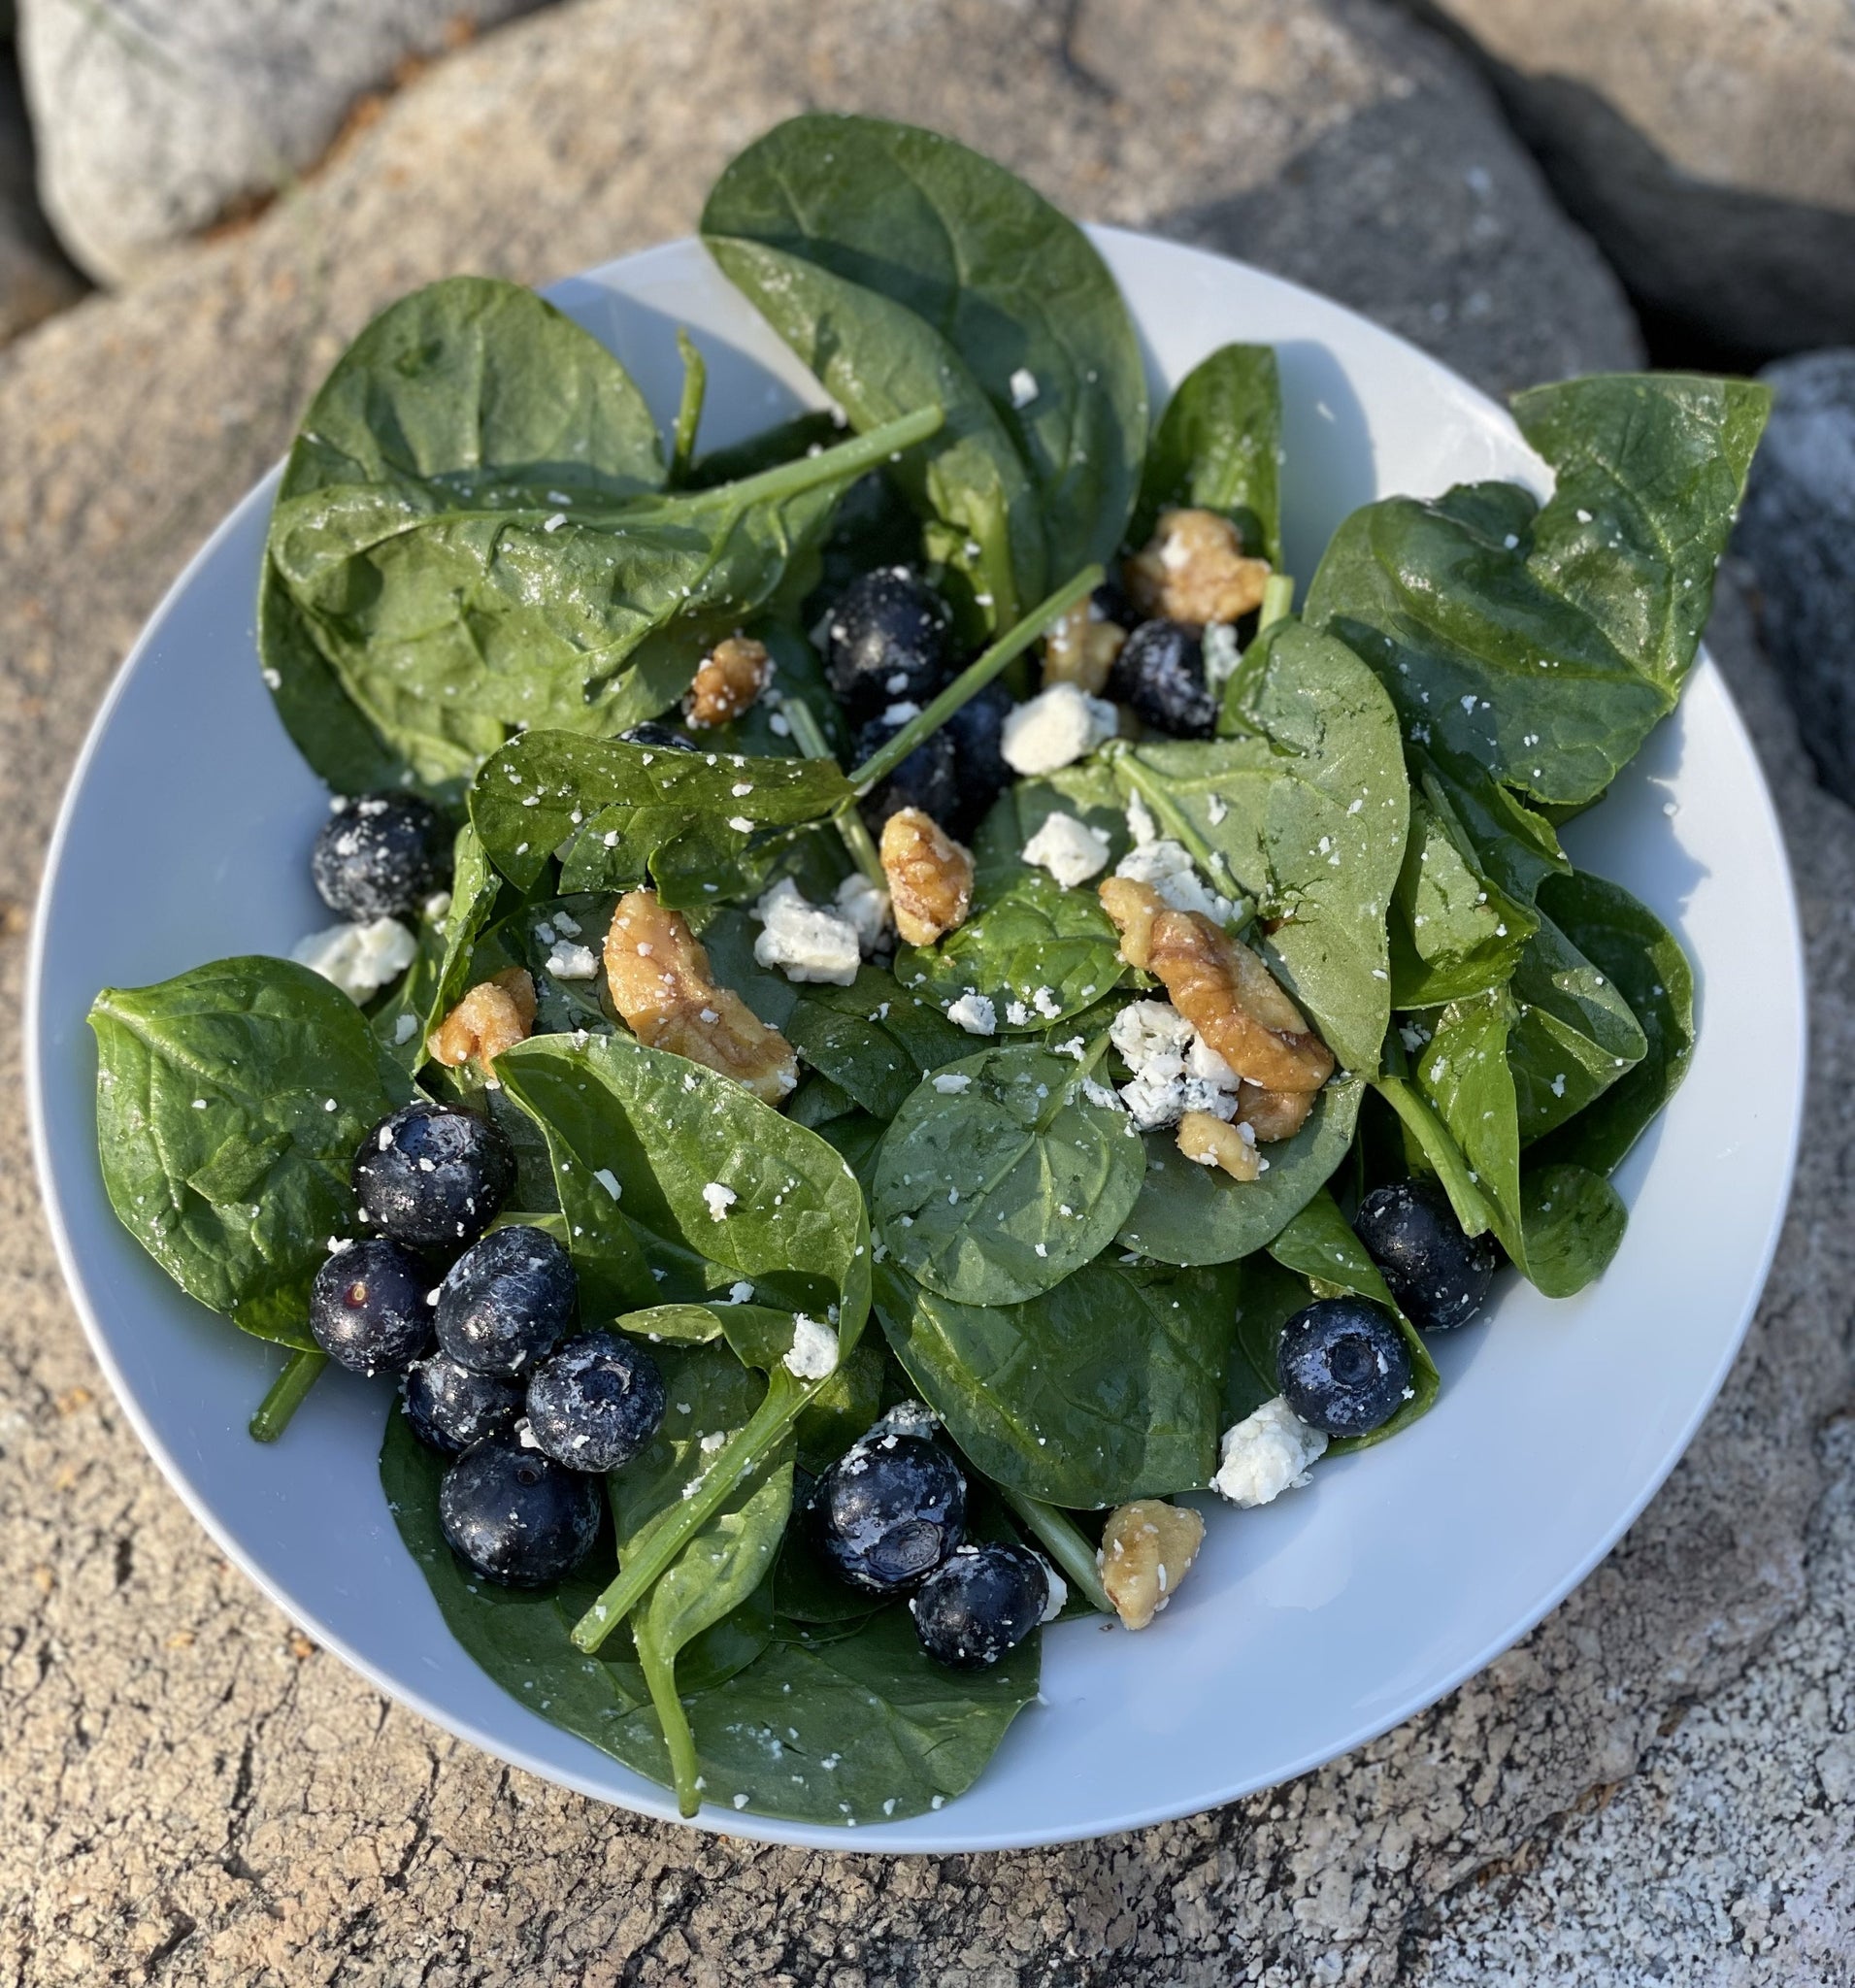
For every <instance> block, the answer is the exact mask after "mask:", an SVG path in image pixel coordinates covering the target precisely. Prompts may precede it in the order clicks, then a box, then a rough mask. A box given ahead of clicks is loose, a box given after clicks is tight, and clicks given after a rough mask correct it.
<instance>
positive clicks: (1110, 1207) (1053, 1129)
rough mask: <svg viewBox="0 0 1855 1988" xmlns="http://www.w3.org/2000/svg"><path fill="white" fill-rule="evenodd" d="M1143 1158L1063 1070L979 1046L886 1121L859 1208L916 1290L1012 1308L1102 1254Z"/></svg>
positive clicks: (1018, 1051) (1079, 1077)
mask: <svg viewBox="0 0 1855 1988" xmlns="http://www.w3.org/2000/svg"><path fill="white" fill-rule="evenodd" d="M1085 1085H1087V1086H1089V1087H1091V1088H1094V1089H1096V1090H1098V1091H1101V1094H1102V1096H1103V1097H1104V1098H1106V1099H1107V1102H1106V1103H1102V1102H1097V1100H1096V1099H1095V1098H1093V1097H1091V1096H1090V1095H1089V1093H1088V1089H1087V1088H1085ZM1144 1152H1145V1149H1144V1147H1143V1145H1142V1144H1141V1142H1140V1138H1139V1135H1138V1134H1136V1132H1135V1131H1134V1128H1133V1121H1132V1120H1131V1119H1130V1118H1129V1117H1128V1115H1127V1113H1126V1112H1125V1111H1124V1110H1122V1109H1121V1107H1120V1104H1119V1102H1118V1100H1115V1099H1114V1098H1113V1096H1112V1094H1111V1093H1110V1092H1108V1091H1106V1090H1105V1089H1104V1088H1103V1087H1102V1086H1099V1085H1095V1084H1094V1082H1093V1079H1091V1078H1088V1077H1086V1076H1085V1074H1084V1072H1083V1070H1082V1069H1081V1068H1080V1067H1079V1066H1078V1065H1077V1064H1076V1063H1074V1062H1072V1061H1070V1060H1069V1059H1068V1058H1066V1057H1061V1056H1053V1055H1050V1054H1049V1053H1048V1052H1047V1051H1045V1050H1043V1049H1040V1048H1035V1047H1032V1046H1031V1045H1029V1044H1023V1045H1018V1046H1013V1047H1010V1048H998V1049H985V1050H981V1051H980V1052H979V1053H978V1054H977V1055H976V1056H969V1057H966V1058H964V1059H962V1060H961V1061H960V1062H958V1063H954V1064H950V1065H949V1066H948V1067H947V1068H946V1069H945V1070H942V1071H937V1072H936V1073H935V1075H934V1076H933V1077H929V1078H928V1079H927V1080H926V1081H925V1082H923V1083H922V1084H921V1085H920V1087H919V1088H918V1089H917V1090H916V1091H915V1092H914V1094H913V1095H912V1096H911V1098H910V1099H909V1101H908V1102H907V1104H905V1105H904V1106H903V1108H902V1110H900V1111H899V1112H898V1113H897V1114H896V1117H895V1122H894V1123H893V1124H892V1125H891V1126H890V1128H889V1132H888V1135H887V1137H886V1138H885V1139H884V1140H883V1142H882V1147H881V1151H880V1153H879V1154H878V1160H877V1170H876V1181H875V1186H874V1189H873V1191H872V1194H871V1207H872V1209H873V1211H874V1216H875V1221H876V1225H877V1228H878V1233H879V1234H880V1236H881V1239H882V1242H883V1243H884V1245H885V1246H886V1248H887V1249H888V1251H889V1253H890V1254H891V1255H892V1256H894V1258H895V1259H896V1261H897V1262H898V1263H899V1264H900V1265H901V1266H902V1268H903V1269H905V1270H906V1271H908V1273H909V1274H910V1276H912V1277H914V1278H916V1279H917V1280H918V1281H919V1282H921V1283H923V1284H925V1285H926V1286H927V1287H928V1289H929V1290H931V1291H934V1292H936V1293H937V1294H938V1295H939V1296H941V1297H944V1298H951V1299H954V1300H955V1301H956V1302H957V1303H960V1304H964V1305H1015V1304H1018V1303H1020V1302H1022V1301H1023V1300H1024V1299H1026V1298H1032V1297H1035V1296H1036V1295H1037V1294H1038V1293H1039V1292H1040V1291H1047V1290H1048V1289H1049V1288H1050V1287H1051V1286H1052V1285H1053V1284H1056V1283H1059V1282H1061V1280H1062V1279H1063V1278H1064V1277H1066V1276H1069V1275H1070V1273H1071V1272H1072V1271H1076V1270H1079V1269H1080V1268H1081V1267H1082V1265H1083V1264H1085V1263H1087V1262H1088V1261H1089V1260H1090V1259H1091V1258H1093V1257H1095V1256H1098V1255H1099V1254H1100V1253H1101V1251H1102V1250H1103V1249H1104V1248H1106V1247H1107V1245H1108V1243H1110V1240H1111V1239H1112V1237H1113V1234H1114V1231H1115V1230H1116V1229H1117V1228H1119V1226H1120V1224H1121V1221H1122V1219H1123V1218H1124V1217H1125V1216H1126V1214H1127V1212H1128V1210H1129V1209H1131V1208H1132V1207H1133V1205H1134V1202H1135V1200H1136V1198H1137V1197H1138V1195H1139V1194H1140V1191H1141V1175H1142V1170H1143V1160H1144Z"/></svg>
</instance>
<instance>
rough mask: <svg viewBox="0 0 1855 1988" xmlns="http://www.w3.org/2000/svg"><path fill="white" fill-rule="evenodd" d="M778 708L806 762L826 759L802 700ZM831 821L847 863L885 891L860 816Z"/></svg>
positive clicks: (849, 813)
mask: <svg viewBox="0 0 1855 1988" xmlns="http://www.w3.org/2000/svg"><path fill="white" fill-rule="evenodd" d="M779 708H780V710H781V711H783V712H785V714H786V720H787V722H788V723H789V724H790V725H791V727H792V736H793V737H794V738H795V739H796V740H797V741H798V742H799V749H800V751H801V752H803V753H804V754H805V756H806V757H807V758H808V759H829V758H830V757H831V748H830V746H828V745H826V743H825V738H824V733H823V731H822V730H821V729H820V728H819V725H818V721H817V719H816V718H814V717H813V716H812V707H811V706H810V705H809V704H807V703H806V701H805V699H804V698H802V697H788V698H787V699H786V700H785V702H784V703H783V704H782V705H781V706H780V707H779ZM831 818H832V820H833V821H834V822H835V823H836V825H837V831H838V833H839V834H840V835H841V836H842V837H843V838H844V846H845V848H846V849H848V850H849V852H850V860H851V862H853V863H854V864H855V865H856V866H857V868H858V869H859V870H861V871H862V872H863V874H864V876H865V877H867V878H869V879H870V881H871V882H872V883H874V884H875V885H876V887H877V888H878V890H887V889H888V887H889V879H888V878H887V876H886V875H885V874H884V873H883V869H882V858H881V857H880V856H878V854H877V851H876V844H875V843H874V842H872V841H871V840H870V830H869V827H868V825H867V824H866V823H865V821H864V819H863V816H862V815H861V814H859V813H858V812H857V811H856V810H855V809H854V808H846V809H845V812H843V813H842V814H834V815H833V816H832V817H831Z"/></svg>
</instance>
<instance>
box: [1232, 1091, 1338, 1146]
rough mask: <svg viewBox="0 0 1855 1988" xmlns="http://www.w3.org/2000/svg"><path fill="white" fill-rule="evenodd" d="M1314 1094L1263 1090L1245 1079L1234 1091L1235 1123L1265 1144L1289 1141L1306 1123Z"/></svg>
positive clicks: (1316, 1094) (1314, 1092)
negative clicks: (1235, 1100)
mask: <svg viewBox="0 0 1855 1988" xmlns="http://www.w3.org/2000/svg"><path fill="white" fill-rule="evenodd" d="M1319 1095H1320V1093H1319V1092H1318V1091H1267V1090H1264V1089H1263V1087H1262V1085H1261V1084H1256V1083H1251V1082H1249V1081H1248V1079H1247V1078H1245V1079H1244V1081H1243V1082H1242V1084H1241V1085H1240V1086H1239V1087H1238V1091H1237V1122H1238V1123H1239V1124H1240V1125H1247V1126H1248V1127H1249V1129H1250V1131H1252V1132H1253V1133H1254V1134H1255V1135H1256V1137H1257V1138H1258V1139H1259V1140H1260V1141H1261V1142H1262V1143H1264V1144H1265V1145H1267V1144H1269V1143H1271V1142H1272V1141H1275V1140H1277V1139H1293V1138H1294V1136H1295V1134H1296V1133H1298V1132H1299V1131H1300V1130H1301V1128H1302V1127H1303V1126H1304V1125H1306V1124H1307V1122H1308V1112H1309V1111H1311V1110H1313V1109H1314V1100H1315V1098H1317V1097H1318V1096H1319Z"/></svg>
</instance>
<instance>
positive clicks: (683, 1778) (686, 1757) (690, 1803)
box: [638, 1636, 702, 1820]
mask: <svg viewBox="0 0 1855 1988" xmlns="http://www.w3.org/2000/svg"><path fill="white" fill-rule="evenodd" d="M647 1644H648V1650H646V1645H647ZM638 1656H639V1659H640V1661H641V1663H642V1664H643V1667H644V1673H645V1683H646V1685H647V1686H648V1687H649V1691H650V1704H651V1708H652V1709H653V1710H654V1711H655V1712H656V1714H657V1723H658V1725H660V1726H661V1727H662V1728H663V1740H664V1744H665V1745H666V1746H667V1747H668V1748H669V1749H670V1775H671V1778H672V1780H673V1781H674V1782H675V1783H676V1788H677V1813H678V1814H679V1815H680V1816H682V1817H684V1818H685V1820H686V1819H687V1818H688V1817H689V1816H692V1815H694V1814H695V1813H696V1811H697V1810H698V1809H699V1808H701V1806H702V1796H701V1795H700V1793H698V1791H697V1788H696V1776H697V1774H698V1773H699V1772H700V1769H699V1766H698V1763H697V1760H696V1736H695V1735H694V1734H693V1733H692V1732H691V1731H690V1730H689V1714H688V1713H687V1712H686V1711H684V1710H683V1708H682V1700H681V1699H680V1698H679V1697H678V1695H677V1660H676V1658H675V1657H671V1658H670V1659H669V1660H668V1661H666V1660H665V1658H664V1657H663V1655H662V1653H661V1652H660V1651H659V1650H658V1649H657V1648H656V1647H655V1645H654V1643H651V1642H650V1640H649V1639H647V1638H646V1637H644V1636H640V1637H639V1638H638Z"/></svg>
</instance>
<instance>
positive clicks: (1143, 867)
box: [1114, 808, 1237, 925]
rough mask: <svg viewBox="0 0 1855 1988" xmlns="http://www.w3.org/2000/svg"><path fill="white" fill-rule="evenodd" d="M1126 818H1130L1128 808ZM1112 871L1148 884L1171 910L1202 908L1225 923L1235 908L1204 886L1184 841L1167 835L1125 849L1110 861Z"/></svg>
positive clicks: (1207, 914) (1199, 909) (1218, 920)
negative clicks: (1177, 840) (1115, 860)
mask: <svg viewBox="0 0 1855 1988" xmlns="http://www.w3.org/2000/svg"><path fill="white" fill-rule="evenodd" d="M1128 818H1129V820H1130V821H1131V820H1132V818H1133V810H1132V809H1131V808H1130V809H1129V810H1128ZM1148 819H1149V821H1150V819H1151V817H1150V816H1148ZM1114 875H1115V876H1116V877H1126V878H1131V879H1132V880H1133V881H1134V882H1136V883H1148V884H1151V885H1152V887H1153V888H1154V890H1156V891H1157V892H1158V893H1159V895H1160V896H1161V898H1162V899H1164V900H1165V902H1166V903H1167V904H1169V905H1171V906H1172V908H1173V910H1174V911H1199V912H1202V913H1203V914H1204V915H1205V916H1206V917H1207V918H1209V919H1210V920H1211V921H1212V923H1213V924H1217V925H1227V924H1229V922H1230V921H1231V919H1232V918H1233V917H1234V916H1235V915H1236V912H1237V907H1236V906H1235V905H1234V904H1233V903H1232V902H1231V900H1230V899H1229V898H1227V897H1220V896H1219V895H1218V893H1217V892H1216V891H1214V890H1211V889H1209V888H1208V887H1207V885H1206V883H1205V880H1204V878H1202V877H1200V876H1199V874H1198V872H1197V871H1196V870H1195V869H1194V868H1193V867H1192V859H1191V857H1190V856H1188V855H1187V854H1186V853H1185V847H1184V845H1183V844H1182V843H1176V842H1174V841H1172V840H1171V839H1170V838H1169V837H1165V836H1157V837H1155V838H1154V839H1153V840H1152V841H1150V842H1143V843H1140V844H1139V845H1138V846H1136V847H1134V848H1131V849H1129V850H1128V852H1127V853H1126V855H1124V856H1123V857H1122V858H1121V859H1120V861H1119V862H1118V863H1116V864H1115V865H1114Z"/></svg>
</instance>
